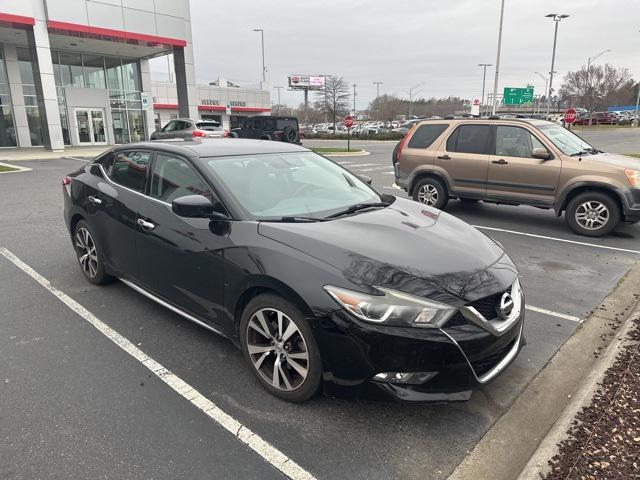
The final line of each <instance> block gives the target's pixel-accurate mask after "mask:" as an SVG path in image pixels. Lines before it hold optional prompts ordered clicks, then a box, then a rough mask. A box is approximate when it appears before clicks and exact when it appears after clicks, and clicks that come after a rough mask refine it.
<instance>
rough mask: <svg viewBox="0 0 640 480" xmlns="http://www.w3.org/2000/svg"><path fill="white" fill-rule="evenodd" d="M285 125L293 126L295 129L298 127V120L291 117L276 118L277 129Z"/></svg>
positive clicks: (282, 128)
mask: <svg viewBox="0 0 640 480" xmlns="http://www.w3.org/2000/svg"><path fill="white" fill-rule="evenodd" d="M285 127H292V128H295V129H296V130H297V129H298V122H297V120H295V119H293V118H291V119H289V118H279V119H278V130H284V129H285Z"/></svg>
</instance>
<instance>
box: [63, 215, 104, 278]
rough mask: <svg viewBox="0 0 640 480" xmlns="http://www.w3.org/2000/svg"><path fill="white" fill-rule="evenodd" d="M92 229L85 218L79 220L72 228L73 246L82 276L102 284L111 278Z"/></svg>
mask: <svg viewBox="0 0 640 480" xmlns="http://www.w3.org/2000/svg"><path fill="white" fill-rule="evenodd" d="M95 239H96V235H95V233H94V232H93V229H92V228H91V227H90V226H89V224H88V223H87V222H86V221H85V220H80V221H79V222H78V223H77V224H76V226H75V228H74V230H73V239H72V241H73V247H74V249H75V251H76V257H77V259H78V263H79V265H80V270H82V273H83V275H84V277H85V278H86V279H87V280H88V281H89V282H91V283H93V284H94V285H104V284H106V283H109V282H111V281H112V280H113V277H112V276H111V275H109V274H107V272H106V270H105V267H104V262H103V258H104V255H103V253H102V248H101V247H100V244H99V243H97V242H96V240H95Z"/></svg>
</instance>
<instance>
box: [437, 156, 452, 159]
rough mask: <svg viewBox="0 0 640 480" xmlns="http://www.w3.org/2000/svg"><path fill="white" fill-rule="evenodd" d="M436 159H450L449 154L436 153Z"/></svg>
mask: <svg viewBox="0 0 640 480" xmlns="http://www.w3.org/2000/svg"><path fill="white" fill-rule="evenodd" d="M438 160H451V157H450V156H449V155H438Z"/></svg>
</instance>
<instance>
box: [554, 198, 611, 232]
mask: <svg viewBox="0 0 640 480" xmlns="http://www.w3.org/2000/svg"><path fill="white" fill-rule="evenodd" d="M565 217H566V222H567V225H568V226H569V228H570V229H571V230H573V231H574V232H575V233H577V234H578V235H584V236H587V237H601V236H603V235H606V234H608V233H610V232H612V231H613V229H614V228H616V226H617V225H618V223H619V222H620V218H621V212H620V207H619V206H618V204H617V203H616V201H615V200H614V199H613V198H611V197H610V196H609V195H607V194H606V193H602V192H584V193H581V194H579V195H577V196H575V197H574V198H572V199H571V201H570V202H569V205H568V206H567V211H566V212H565Z"/></svg>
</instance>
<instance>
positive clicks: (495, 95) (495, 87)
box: [491, 0, 504, 115]
mask: <svg viewBox="0 0 640 480" xmlns="http://www.w3.org/2000/svg"><path fill="white" fill-rule="evenodd" d="M503 20H504V0H502V3H501V6H500V27H498V53H496V75H495V77H494V79H493V107H492V108H491V115H495V114H496V100H497V99H498V77H499V76H500V49H501V48H502V21H503Z"/></svg>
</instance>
